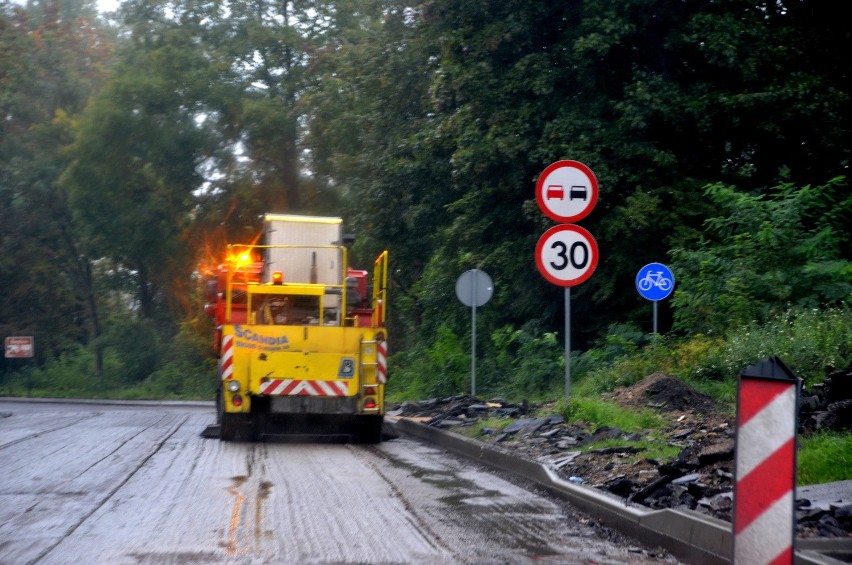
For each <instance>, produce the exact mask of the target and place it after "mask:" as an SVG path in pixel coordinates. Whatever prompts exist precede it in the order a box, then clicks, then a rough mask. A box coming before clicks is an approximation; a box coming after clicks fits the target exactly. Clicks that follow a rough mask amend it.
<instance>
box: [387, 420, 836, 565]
mask: <svg viewBox="0 0 852 565" xmlns="http://www.w3.org/2000/svg"><path fill="white" fill-rule="evenodd" d="M386 421H387V422H388V423H389V424H390V425H392V426H393V427H394V429H395V430H397V431H398V432H399V433H402V434H405V435H409V436H413V437H415V438H418V439H422V440H425V441H428V442H430V443H433V444H435V445H437V446H439V447H442V448H444V449H447V450H448V451H451V452H453V453H455V454H457V455H460V456H462V457H465V458H467V459H471V460H474V461H478V462H480V463H483V464H485V465H488V466H490V467H493V468H496V469H500V470H503V471H506V472H508V473H511V474H513V475H516V476H519V477H522V478H524V479H527V480H530V481H533V482H535V483H536V484H538V485H540V486H541V487H543V488H545V489H547V490H548V491H549V492H551V493H553V494H555V495H556V496H559V497H560V498H563V499H565V500H567V501H568V502H570V503H571V504H573V505H574V506H575V507H577V508H578V509H579V510H581V511H583V512H585V513H586V514H589V515H590V516H592V517H593V518H595V519H597V520H599V521H600V522H601V523H603V524H605V525H606V526H608V527H611V528H613V529H615V530H618V531H619V532H622V533H623V534H625V535H628V536H631V537H634V538H636V539H639V540H641V541H642V542H644V543H646V544H648V545H651V546H660V547H663V548H665V549H666V550H667V551H669V552H670V553H671V554H672V555H674V556H675V557H676V558H678V559H679V560H681V561H684V562H686V563H691V564H694V565H705V564H706V565H717V564H728V563H730V562H731V542H732V535H731V524H729V523H728V522H725V521H722V520H718V519H715V518H711V517H709V516H705V515H703V514H700V513H698V512H694V511H691V510H671V509H667V510H650V509H648V508H645V507H642V506H637V505H631V504H626V503H625V502H624V501H623V500H622V499H621V498H618V497H616V496H613V495H609V494H607V493H606V492H603V491H600V490H597V489H594V488H591V487H585V486H582V485H575V484H572V483H569V482H568V481H565V480H563V479H561V478H560V477H559V476H558V475H557V474H556V473H554V472H553V471H551V470H550V469H548V468H547V467H546V466H544V465H542V464H540V463H535V462H533V461H527V460H525V459H521V458H518V457H515V456H513V455H511V454H509V453H506V452H503V451H500V450H497V449H495V448H493V447H490V446H489V445H487V444H484V443H482V442H478V441H475V440H471V439H469V438H466V437H463V436H460V435H458V434H454V433H452V432H447V431H444V430H440V429H438V428H433V427H430V426H426V425H423V424H420V423H418V422H415V421H413V420H408V419H405V418H401V417H399V418H392V417H387V418H386ZM829 555H837V556H838V557H840V558H842V557H844V556H847V555H852V542H850V541H849V540H846V539H828V538H822V539H797V540H796V556H795V563H796V564H797V565H811V564H813V565H832V564H835V565H836V564H843V563H848V561H840V560H838V559H834V558H832V557H830V556H829Z"/></svg>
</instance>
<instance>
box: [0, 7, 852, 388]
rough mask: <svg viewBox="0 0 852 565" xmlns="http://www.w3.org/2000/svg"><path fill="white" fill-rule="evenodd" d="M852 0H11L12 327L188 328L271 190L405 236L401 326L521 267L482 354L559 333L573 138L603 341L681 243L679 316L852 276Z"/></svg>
mask: <svg viewBox="0 0 852 565" xmlns="http://www.w3.org/2000/svg"><path fill="white" fill-rule="evenodd" d="M838 11H839V8H836V7H834V6H833V5H831V4H828V3H825V2H818V1H815V0H798V1H789V2H788V1H784V2H759V1H758V2H754V1H749V2H744V1H742V0H722V1H719V0H713V1H697V2H680V1H670V0H615V1H610V0H607V1H602V0H585V1H581V0H569V1H566V2H550V1H547V0H502V1H492V2H480V1H474V0H422V1H408V2H405V1H398V0H390V1H388V0H384V1H380V0H367V1H359V2H356V1H354V0H337V1H335V0H293V1H284V2H281V1H276V2H272V1H270V0H253V1H251V2H236V1H227V0H222V1H216V2H199V1H197V0H127V1H125V2H123V3H122V5H121V8H120V10H119V11H118V12H117V13H116V14H115V15H114V18H115V19H114V20H111V21H104V20H103V19H100V18H98V17H97V15H96V13H95V12H94V9H93V2H91V1H88V0H41V1H38V2H33V1H31V2H28V3H27V4H26V5H23V6H22V5H19V4H12V3H10V2H9V1H8V0H0V117H2V120H1V121H0V132H2V138H0V214H2V215H3V216H2V222H0V245H2V249H3V254H0V284H2V287H3V288H4V290H6V292H5V293H4V295H3V296H2V297H0V307H2V310H0V328H2V329H3V331H4V332H5V333H6V334H9V335H11V334H14V333H19V332H28V333H33V334H36V335H37V336H38V337H39V339H40V340H44V341H45V342H47V343H50V344H52V345H51V347H53V348H54V351H53V354H59V353H61V352H62V351H63V350H66V349H67V348H69V347H70V346H71V345H72V344H79V345H83V346H87V345H92V344H93V343H94V344H95V345H97V344H98V343H100V344H102V345H103V344H106V345H104V346H109V344H110V343H112V344H116V343H121V342H122V340H124V341H127V339H129V338H127V339H125V338H122V337H120V336H121V335H124V334H122V332H125V333H126V331H125V330H126V320H125V321H124V322H118V321H116V320H121V319H125V318H128V316H127V314H128V312H129V313H132V316H130V318H132V319H137V320H140V321H141V320H147V321H146V322H145V324H149V323H150V324H153V326H150V327H154V328H156V329H157V332H159V333H161V334H163V335H169V334H173V333H174V332H176V331H177V328H178V327H179V326H180V325H181V323H182V322H183V323H184V324H183V325H184V331H185V329H186V323H188V322H190V321H192V320H194V319H195V320H197V319H199V318H200V317H201V316H200V308H199V304H198V303H197V301H195V302H193V300H194V296H195V295H194V293H193V289H195V288H197V287H198V284H197V283H198V280H199V278H198V277H199V275H201V274H203V272H204V270H205V268H206V267H209V266H210V265H211V264H215V263H216V262H217V261H218V260H219V259H220V257H221V253H222V249H223V246H224V243H225V242H226V241H234V240H239V241H250V240H252V239H253V238H255V237H256V236H257V232H258V230H259V227H260V226H259V221H258V215H259V214H261V213H263V212H269V211H272V212H292V213H317V214H330V215H341V216H343V217H344V219H345V221H346V224H347V231H351V232H353V233H356V234H357V236H358V238H359V239H358V242H357V244H356V247H355V253H354V256H355V257H356V258H357V259H359V260H361V261H362V262H363V263H364V264H366V262H367V261H369V260H370V259H371V257H372V256H373V255H374V254H375V253H377V252H378V251H380V250H382V249H389V250H390V253H391V260H392V279H393V281H392V282H393V288H392V293H393V300H394V306H395V307H394V308H393V309H392V311H391V312H392V315H393V319H392V332H391V335H392V339H393V340H394V342H395V343H394V349H395V351H401V352H408V353H410V354H411V355H413V357H412V358H414V357H418V356H419V358H420V359H421V360H422V359H427V358H428V355H421V353H423V352H425V351H427V350H429V348H430V347H432V349H431V350H430V351H432V352H433V353H434V351H435V349H434V347H433V346H436V344H442V343H444V344H446V343H449V342H452V341H453V340H456V341H458V342H463V341H464V338H465V335H466V333H467V332H468V331H469V329H467V321H468V315H467V314H468V313H467V312H466V311H465V310H464V308H462V307H460V305H459V304H458V301H457V300H456V299H455V296H454V292H453V285H454V281H455V280H456V278H457V277H458V276H459V275H460V274H461V273H462V272H463V271H465V270H467V269H470V268H474V267H477V268H480V269H484V270H486V271H487V272H488V273H489V274H490V275H491V276H492V278H493V279H494V282H495V295H494V298H493V299H492V301H491V302H490V303H489V305H488V306H487V307H486V308H483V310H482V313H481V323H482V325H483V327H482V329H481V330H480V331H481V332H482V335H486V336H491V338H490V339H489V338H486V339H485V340H484V341H485V342H486V343H484V344H483V345H484V350H485V351H484V352H483V355H485V356H487V355H489V354H490V353H494V352H489V348H491V347H496V348H497V349H499V350H500V351H502V354H505V351H506V349H505V347H508V345H507V344H509V343H512V344H515V345H514V346H519V347H521V346H523V347H529V348H531V350H532V349H534V348H535V347H538V346H540V345H541V344H543V343H545V342H547V343H549V341H548V340H550V341H552V340H553V337H552V336H553V335H554V334H553V332H555V331H556V332H558V331H561V327H562V316H563V309H562V290H561V289H560V288H558V287H555V286H554V285H551V284H549V283H547V282H546V281H544V279H542V277H541V276H540V275H539V274H538V272H537V270H536V268H535V263H534V260H533V250H534V248H535V243H536V241H537V239H538V237H539V236H540V235H541V234H542V233H543V232H544V231H545V230H546V229H547V228H548V227H549V226H550V225H551V222H550V221H549V220H547V219H546V218H545V217H544V216H543V215H542V214H541V212H540V211H539V210H538V208H537V205H536V202H535V198H534V186H535V180H536V177H537V176H538V174H539V173H540V172H541V171H542V170H543V169H544V168H545V167H546V166H547V165H548V164H550V163H551V162H553V161H556V160H559V159H574V160H577V161H581V162H583V163H585V164H586V165H588V166H589V167H590V168H591V169H592V170H593V171H594V172H595V174H596V176H597V179H598V181H599V185H600V199H599V202H598V205H597V207H596V209H595V211H594V212H593V213H592V214H591V216H589V217H588V218H587V219H585V220H583V222H582V224H583V226H584V227H586V228H587V229H588V230H589V231H591V232H592V233H593V234H594V235H595V237H596V239H597V241H598V244H599V246H600V248H601V262H600V265H599V267H598V270H597V272H596V273H595V275H594V276H593V277H592V279H590V280H589V281H588V282H586V283H584V284H582V285H580V286H579V287H577V288H576V289H575V292H574V293H573V317H574V323H575V328H576V335H577V339H576V343H577V345H578V347H582V346H583V345H584V344H588V343H591V342H592V341H593V340H595V339H597V338H599V337H600V336H601V335H603V334H605V333H606V331H607V328H608V327H610V326H611V325H613V324H628V325H636V326H638V327H639V328H641V329H644V330H646V331H647V330H648V329H649V323H648V319H647V318H648V314H647V312H648V306H647V302H646V301H644V300H643V299H641V298H640V297H639V296H638V294H637V293H636V292H635V290H634V288H633V278H634V276H635V273H636V272H637V270H638V269H639V268H640V267H641V266H642V265H644V264H646V263H649V262H652V261H659V262H669V261H673V262H674V264H675V265H676V266H677V268H678V269H679V276H678V289H677V293H676V297H675V299H674V300H673V301H672V302H671V303H670V304H668V303H667V304H666V307H664V308H663V328H664V329H665V330H666V331H668V330H670V329H672V328H673V329H674V331H677V332H682V333H690V332H693V331H709V330H711V329H715V331H723V329H724V326H725V325H726V324H736V323H738V322H747V321H751V320H752V319H756V318H760V317H761V316H764V315H766V313H768V312H771V311H773V310H777V309H783V308H785V307H788V306H790V305H796V304H799V305H809V306H817V307H818V306H822V305H827V304H837V303H841V302H843V301H848V299H849V298H850V287H849V284H850V278H852V273H850V269H849V261H850V252H849V248H848V245H844V244H843V242H844V238H845V237H846V236H847V235H848V233H849V228H850V220H849V218H850V217H852V214H850V213H849V212H850V210H849V206H850V204H849V197H848V194H849V190H848V180H847V176H848V166H849V157H850V145H849V139H850V135H849V132H850V113H849V111H848V109H849V103H850V100H849V84H850V80H849V79H850V63H849V59H848V57H844V56H843V55H842V54H843V53H845V52H846V51H847V50H848V48H849V47H850V32H849V31H848V26H845V25H843V23H842V22H843V18H842V15H841V14H839V13H838ZM797 214H798V215H797ZM770 267H771V268H770ZM57 270H58V272H59V276H60V278H61V279H62V280H61V281H59V282H55V281H54V280H53V279H54V278H55V277H50V276H48V273H57ZM102 310H104V311H105V312H102ZM708 313H712V315H709V314H708ZM722 322H724V323H722ZM140 323H141V322H140ZM103 324H106V326H107V327H106V328H105V329H104V328H102V327H101V326H102V325H103ZM122 324H124V325H122ZM673 324H674V325H673ZM139 327H140V328H141V327H142V326H139ZM145 327H149V326H145ZM150 327H149V329H150ZM121 328H124V329H121ZM145 331H148V330H145ZM200 331H203V330H200ZM518 332H521V333H518ZM102 333H105V334H107V336H109V335H111V334H114V339H112V341H110V340H109V339H106V340H105V341H104V340H103V339H101V340H100V341H99V336H100V335H101V334H102ZM143 333H144V332H143ZM149 333H150V335H152V336H153V335H154V334H155V333H156V332H153V331H151V332H149ZM146 335H147V334H146ZM115 336H119V337H115ZM152 339H154V338H153V337H152ZM525 340H526V341H525ZM541 340H544V341H541ZM500 344H502V345H500ZM519 344H520V345H519ZM523 344H528V345H523ZM514 346H513V347H514ZM98 347H100V346H98ZM437 347H438V348H439V349H440V347H443V346H437ZM501 347H503V348H504V349H500V348H501ZM438 357H440V356H438ZM493 357H495V358H497V357H499V355H497V354H496V353H494V355H493ZM444 360H445V361H446V360H447V359H444ZM498 364H499V363H498ZM139 366H140V367H143V369H140V371H144V370H149V369H150V367H149V365H146V364H145V363H141V364H139ZM144 367H149V369H144ZM423 370H424V371H430V370H435V371H437V370H439V363H438V361H437V360H436V361H435V363H433V364H432V365H431V366H428V365H427V366H425V367H424V368H423ZM495 370H496V369H495Z"/></svg>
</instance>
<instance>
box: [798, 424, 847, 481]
mask: <svg viewBox="0 0 852 565" xmlns="http://www.w3.org/2000/svg"><path fill="white" fill-rule="evenodd" d="M796 467H797V474H796V483H797V484H799V485H815V484H820V483H830V482H834V481H846V480H849V469H852V434H848V433H847V434H841V433H819V434H814V435H811V436H808V437H802V438H800V439H799V450H798V454H797V456H796Z"/></svg>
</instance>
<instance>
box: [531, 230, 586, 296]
mask: <svg viewBox="0 0 852 565" xmlns="http://www.w3.org/2000/svg"><path fill="white" fill-rule="evenodd" d="M535 262H536V265H537V266H538V270H539V272H540V273H541V275H542V276H543V277H544V278H545V279H547V280H548V281H550V282H551V283H553V284H555V285H559V286H576V285H578V284H580V283H582V282H585V281H586V280H587V279H588V278H589V277H591V276H592V273H594V272H595V269H596V268H597V266H598V243H597V241H595V238H594V237H592V234H590V233H589V232H588V231H587V230H585V229H583V228H581V227H580V226H577V225H574V224H561V225H558V226H554V227H552V228H550V229H549V230H547V231H546V232H544V235H542V236H541V238H540V239H539V240H538V245H536V248H535Z"/></svg>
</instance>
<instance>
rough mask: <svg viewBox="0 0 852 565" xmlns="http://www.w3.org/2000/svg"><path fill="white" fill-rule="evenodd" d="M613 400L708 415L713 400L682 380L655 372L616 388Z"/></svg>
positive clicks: (714, 405) (627, 403) (711, 409)
mask: <svg viewBox="0 0 852 565" xmlns="http://www.w3.org/2000/svg"><path fill="white" fill-rule="evenodd" d="M612 399H613V400H614V401H616V402H618V403H619V404H621V405H623V406H633V407H648V408H653V409H655V410H665V411H667V412H671V411H676V412H689V411H691V412H698V413H701V414H709V413H711V412H713V411H715V409H716V402H715V401H714V400H713V399H712V398H710V397H709V396H707V395H706V394H703V393H701V392H698V391H697V390H695V389H694V388H692V387H691V386H689V385H688V384H686V383H685V382H683V381H682V380H680V379H677V378H675V377H670V376H668V375H665V374H663V373H654V374H652V375H649V376H648V377H646V378H644V379H643V380H641V381H639V382H638V383H636V384H634V385H633V386H629V387H622V388H618V389H616V390H615V391H614V392H613V393H612Z"/></svg>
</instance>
